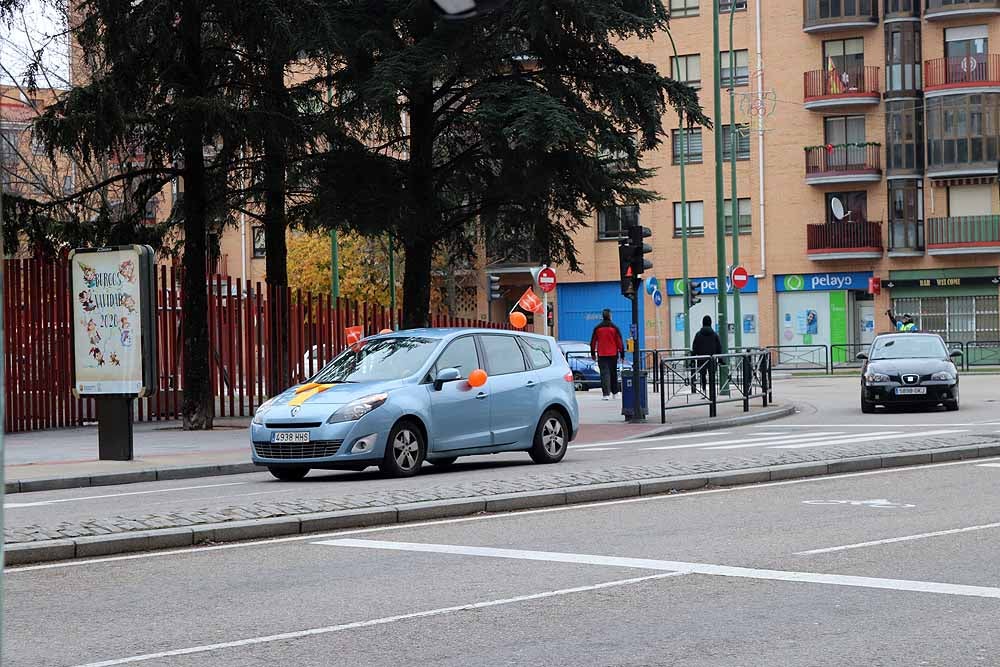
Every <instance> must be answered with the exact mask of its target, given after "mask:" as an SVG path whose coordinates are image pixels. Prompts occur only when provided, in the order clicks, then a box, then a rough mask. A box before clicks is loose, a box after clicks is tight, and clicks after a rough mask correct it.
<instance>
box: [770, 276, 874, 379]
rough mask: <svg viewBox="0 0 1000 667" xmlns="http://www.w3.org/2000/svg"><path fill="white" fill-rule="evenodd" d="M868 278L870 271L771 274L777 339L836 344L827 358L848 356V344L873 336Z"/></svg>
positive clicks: (840, 359)
mask: <svg viewBox="0 0 1000 667" xmlns="http://www.w3.org/2000/svg"><path fill="white" fill-rule="evenodd" d="M871 277H872V273H871V272H850V273H846V272H845V273H796V274H786V275H780V274H779V275H776V276H775V277H774V289H775V292H777V301H778V312H777V319H778V321H777V336H776V339H777V344H778V345H824V346H827V347H830V346H836V347H833V348H831V361H832V362H834V363H838V362H844V361H848V360H849V357H852V356H853V352H854V350H853V349H852V347H850V346H856V345H863V344H867V343H870V342H871V341H872V338H874V335H875V328H876V324H875V317H876V315H875V301H874V300H873V297H872V296H871V295H870V294H868V279H869V278H871Z"/></svg>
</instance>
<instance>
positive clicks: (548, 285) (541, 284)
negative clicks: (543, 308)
mask: <svg viewBox="0 0 1000 667" xmlns="http://www.w3.org/2000/svg"><path fill="white" fill-rule="evenodd" d="M555 288H556V272H555V271H553V270H552V269H550V268H549V267H545V268H544V269H542V270H541V271H539V272H538V289H540V290H542V291H543V292H551V291H552V290H554V289H555Z"/></svg>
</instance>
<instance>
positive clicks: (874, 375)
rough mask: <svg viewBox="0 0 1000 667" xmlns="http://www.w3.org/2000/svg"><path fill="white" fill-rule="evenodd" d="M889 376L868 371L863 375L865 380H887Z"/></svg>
mask: <svg viewBox="0 0 1000 667" xmlns="http://www.w3.org/2000/svg"><path fill="white" fill-rule="evenodd" d="M888 381H889V376H888V375H886V374H885V373H869V374H867V375H866V376H865V382H888Z"/></svg>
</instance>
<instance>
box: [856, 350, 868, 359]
mask: <svg viewBox="0 0 1000 667" xmlns="http://www.w3.org/2000/svg"><path fill="white" fill-rule="evenodd" d="M856 358H857V360H858V361H868V353H867V352H858V356H857V357H856Z"/></svg>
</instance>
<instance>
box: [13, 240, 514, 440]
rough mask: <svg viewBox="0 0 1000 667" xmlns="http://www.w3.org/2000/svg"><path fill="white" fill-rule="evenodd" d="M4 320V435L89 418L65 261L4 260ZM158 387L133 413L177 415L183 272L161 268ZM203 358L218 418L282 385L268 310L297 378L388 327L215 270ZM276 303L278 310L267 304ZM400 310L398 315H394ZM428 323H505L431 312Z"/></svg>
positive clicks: (241, 411)
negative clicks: (80, 386) (358, 333)
mask: <svg viewBox="0 0 1000 667" xmlns="http://www.w3.org/2000/svg"><path fill="white" fill-rule="evenodd" d="M4 266H5V269H4V304H3V308H4V325H5V332H4V333H5V341H4V342H5V347H4V353H5V380H6V396H5V397H4V400H5V401H6V413H5V419H4V425H3V426H4V431H5V432H7V433H11V432H19V431H32V430H37V429H45V428H57V427H66V426H77V425H80V424H82V423H84V422H86V421H90V420H92V419H93V416H94V415H95V408H94V402H93V400H91V399H77V398H74V397H73V394H72V387H73V344H72V329H71V320H70V318H71V302H70V294H69V289H68V285H69V265H68V264H67V263H66V262H46V261H41V260H37V259H27V260H13V259H12V260H6V261H5V265H4ZM156 283H157V284H156V290H157V302H158V303H157V315H158V316H157V338H158V342H159V353H158V361H157V363H158V378H157V392H156V394H154V395H153V396H152V397H150V398H144V399H139V400H137V401H136V407H135V418H136V419H137V420H138V421H160V420H169V419H179V418H180V416H181V393H182V391H183V383H182V378H183V362H182V358H183V354H182V341H183V339H182V328H183V318H182V314H181V300H182V299H181V293H180V275H179V271H176V272H175V270H174V269H173V268H172V267H165V266H161V267H159V268H158V273H157V281H156ZM208 290H209V304H208V324H209V339H210V350H209V364H210V371H211V382H212V386H213V390H214V392H215V398H216V400H215V415H216V416H217V417H231V416H240V417H248V416H250V415H252V414H253V412H254V410H255V408H256V407H257V406H258V405H260V403H261V402H262V401H264V400H266V399H267V398H268V397H269V396H272V395H274V394H276V393H278V392H279V391H281V390H283V389H284V388H285V387H272V386H269V382H268V378H269V377H270V372H271V369H272V364H273V363H274V361H275V360H274V359H272V358H271V357H272V355H271V351H270V346H269V345H268V332H269V331H270V323H271V317H272V316H273V315H272V313H273V312H277V313H279V315H280V316H284V317H285V318H286V319H287V321H288V336H289V340H288V350H289V358H290V371H291V376H292V380H293V381H300V380H303V379H305V378H306V377H309V376H310V375H312V374H313V373H314V372H316V371H317V370H319V368H320V367H321V366H322V365H323V364H324V363H326V362H327V361H329V360H330V359H331V358H333V356H334V355H336V354H337V353H338V352H340V350H342V349H343V348H344V347H346V342H345V332H344V329H345V328H346V327H350V326H358V325H360V326H363V327H364V330H365V333H366V334H372V333H377V332H378V331H379V330H381V329H384V328H390V327H391V322H392V318H391V314H390V311H389V309H388V308H384V307H382V306H377V305H373V304H368V303H360V302H357V301H352V300H350V299H333V298H331V297H330V296H328V295H325V294H312V293H309V292H303V291H301V290H293V289H289V288H275V287H269V286H267V285H262V284H261V283H251V282H250V281H246V282H243V281H240V280H239V279H234V278H232V277H230V276H221V275H216V276H213V277H212V278H211V280H210V283H209V285H208ZM272 300H275V301H277V305H278V308H277V309H272V308H271V307H269V305H268V304H269V302H271V301H272ZM399 317H400V314H399V313H397V322H398V321H399V319H398V318H399ZM432 324H433V325H434V326H443V327H448V326H455V327H468V326H478V327H488V328H507V327H506V326H505V325H502V324H497V323H490V322H482V321H477V320H472V319H466V318H449V317H446V316H442V315H437V316H434V317H433V318H432Z"/></svg>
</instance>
